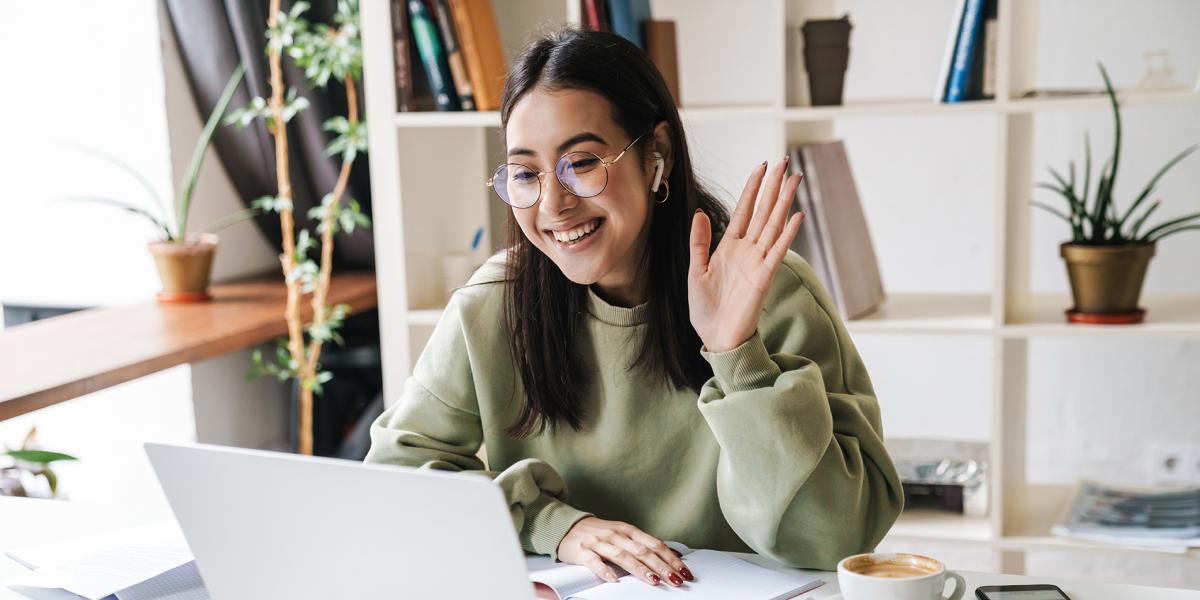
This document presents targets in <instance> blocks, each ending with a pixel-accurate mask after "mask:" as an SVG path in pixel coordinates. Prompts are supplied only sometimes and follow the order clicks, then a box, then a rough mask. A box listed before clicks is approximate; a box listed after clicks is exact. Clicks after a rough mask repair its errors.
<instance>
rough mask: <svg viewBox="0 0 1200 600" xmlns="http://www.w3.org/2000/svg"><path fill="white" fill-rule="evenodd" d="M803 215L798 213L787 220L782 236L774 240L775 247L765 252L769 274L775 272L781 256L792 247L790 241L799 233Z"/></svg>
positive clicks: (781, 260) (781, 258)
mask: <svg viewBox="0 0 1200 600" xmlns="http://www.w3.org/2000/svg"><path fill="white" fill-rule="evenodd" d="M804 217H805V213H803V212H798V213H796V214H794V215H792V218H790V219H788V222H787V227H786V228H785V229H784V230H783V235H781V236H779V239H777V240H775V245H773V246H771V249H770V250H769V251H768V252H767V261H766V262H767V266H769V267H770V268H771V272H772V273H774V272H775V267H777V266H779V263H781V262H783V256H784V255H785V254H787V251H788V248H789V247H791V245H792V240H794V239H796V234H798V233H800V223H801V222H802V221H804Z"/></svg>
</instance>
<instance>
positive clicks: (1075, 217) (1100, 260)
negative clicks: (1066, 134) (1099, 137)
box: [1033, 64, 1200, 323]
mask: <svg viewBox="0 0 1200 600" xmlns="http://www.w3.org/2000/svg"><path fill="white" fill-rule="evenodd" d="M1099 67H1100V75H1101V76H1102V77H1103V78H1104V86H1105V90H1106V91H1107V93H1108V99H1109V103H1110V104H1111V105H1112V110H1113V119H1114V121H1115V123H1116V130H1115V133H1114V142H1113V153H1112V157H1110V158H1109V159H1108V161H1106V162H1105V164H1104V165H1103V166H1102V167H1101V168H1100V173H1099V180H1098V181H1097V182H1096V187H1095V194H1094V195H1091V194H1090V192H1091V179H1092V149H1091V143H1090V141H1089V140H1088V137H1087V134H1086V133H1085V134H1084V153H1085V154H1084V169H1083V179H1082V181H1079V182H1077V181H1076V178H1075V163H1074V161H1072V162H1071V163H1070V170H1069V172H1068V173H1069V176H1068V177H1064V176H1063V175H1062V174H1061V173H1059V172H1058V171H1056V170H1055V169H1054V168H1052V167H1051V168H1050V174H1051V176H1052V177H1053V178H1054V182H1053V183H1039V184H1038V185H1037V187H1040V188H1045V189H1048V190H1053V191H1054V192H1056V193H1058V194H1059V195H1060V196H1062V198H1063V199H1064V200H1065V201H1066V203H1067V209H1068V210H1067V212H1065V213H1064V212H1062V211H1060V210H1058V209H1055V208H1053V207H1051V206H1048V205H1046V204H1043V203H1041V202H1036V201H1035V202H1034V203H1033V204H1034V205H1035V206H1037V207H1039V208H1042V209H1045V210H1046V211H1048V212H1050V213H1051V214H1053V215H1055V216H1057V217H1059V218H1061V219H1063V220H1064V221H1066V222H1067V223H1068V224H1069V225H1070V226H1071V240H1070V241H1068V242H1063V243H1062V244H1061V245H1060V254H1061V255H1062V257H1063V259H1064V260H1065V261H1066V264H1067V273H1068V276H1069V278H1070V281H1071V294H1072V296H1073V298H1074V301H1075V306H1074V307H1073V308H1071V309H1069V310H1067V318H1068V320H1069V321H1071V322H1083V323H1138V322H1141V321H1142V319H1143V318H1144V316H1145V311H1144V310H1142V309H1140V308H1138V298H1139V297H1140V296H1141V290H1142V283H1143V281H1144V280H1145V275H1146V268H1147V266H1148V265H1149V262H1150V258H1151V257H1152V256H1154V252H1155V246H1156V243H1157V242H1158V241H1159V240H1161V239H1163V238H1165V237H1167V236H1169V235H1173V234H1176V233H1179V232H1181V231H1187V230H1192V229H1200V213H1193V214H1189V215H1184V216H1182V217H1178V218H1175V219H1170V220H1167V221H1164V222H1162V223H1159V224H1158V225H1155V226H1153V227H1150V226H1147V224H1146V221H1147V219H1149V217H1150V215H1151V214H1153V213H1154V211H1155V210H1157V209H1158V207H1159V206H1160V204H1161V203H1162V201H1161V200H1159V199H1155V200H1154V201H1152V202H1151V203H1150V204H1149V205H1145V202H1146V200H1147V199H1148V198H1149V197H1150V194H1151V193H1153V191H1154V189H1155V187H1156V186H1157V185H1158V182H1159V180H1160V179H1161V178H1162V176H1163V175H1164V174H1165V173H1166V172H1167V171H1168V170H1170V168H1171V167H1173V166H1175V164H1176V163H1178V162H1179V161H1181V160H1183V159H1184V158H1185V157H1187V156H1188V155H1189V154H1191V153H1192V152H1194V151H1195V150H1196V148H1197V147H1198V146H1200V145H1193V146H1191V147H1189V148H1187V149H1185V150H1184V151H1182V152H1180V153H1179V154H1177V155H1175V157H1174V158H1172V159H1171V160H1170V161H1168V162H1167V164H1166V165H1164V166H1163V167H1162V168H1161V169H1159V171H1158V172H1157V173H1155V175H1154V177H1152V178H1151V179H1150V182H1149V183H1147V184H1146V187H1145V188H1143V189H1142V191H1141V193H1140V194H1138V196H1137V197H1136V198H1135V199H1134V201H1133V203H1132V204H1130V206H1129V208H1128V209H1126V210H1125V211H1119V210H1118V209H1117V205H1116V201H1115V199H1114V198H1113V186H1114V182H1115V181H1116V178H1117V168H1118V166H1119V165H1120V160H1121V108H1120V105H1119V103H1118V102H1117V94H1116V92H1115V91H1113V86H1112V82H1111V81H1110V80H1109V78H1108V72H1107V71H1106V70H1105V69H1104V65H1102V64H1101V65H1099ZM1089 196H1091V197H1089ZM1144 205H1145V206H1144ZM1139 209H1141V212H1138V211H1139Z"/></svg>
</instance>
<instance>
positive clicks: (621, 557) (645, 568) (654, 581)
mask: <svg viewBox="0 0 1200 600" xmlns="http://www.w3.org/2000/svg"><path fill="white" fill-rule="evenodd" d="M623 540H624V541H625V542H628V541H629V538H623ZM613 542H614V543H609V542H596V544H595V545H593V546H592V551H593V552H595V553H596V554H599V555H600V557H601V558H603V559H604V560H607V561H608V562H610V563H612V564H614V565H617V566H618V567H621V568H622V569H625V570H626V571H628V572H629V574H630V575H633V576H634V577H637V578H638V579H641V580H642V581H644V582H646V583H647V584H649V585H658V584H660V583H662V582H663V581H664V580H666V579H667V575H666V574H661V571H660V569H659V568H657V567H655V566H654V565H650V564H646V561H643V560H642V557H641V556H638V554H637V553H636V552H635V551H630V550H626V549H625V548H624V547H623V546H624V545H625V544H622V543H621V542H618V541H617V540H616V539H614V540H613ZM618 544H620V545H618ZM667 571H668V572H669V571H670V569H667ZM672 575H673V573H672ZM675 577H676V578H678V577H679V576H678V575H675Z"/></svg>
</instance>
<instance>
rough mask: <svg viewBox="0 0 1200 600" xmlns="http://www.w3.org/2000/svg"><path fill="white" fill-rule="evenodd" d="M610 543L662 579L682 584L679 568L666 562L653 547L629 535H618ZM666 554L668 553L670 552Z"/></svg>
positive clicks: (678, 584)
mask: <svg viewBox="0 0 1200 600" xmlns="http://www.w3.org/2000/svg"><path fill="white" fill-rule="evenodd" d="M612 543H613V545H615V546H618V547H620V548H621V549H622V550H624V551H626V552H628V553H629V554H632V555H633V557H634V558H636V559H637V560H638V562H640V563H641V564H643V565H646V566H647V567H649V568H650V570H652V571H654V573H656V574H657V575H658V577H659V578H661V579H662V580H663V581H666V582H667V583H670V584H671V585H674V586H676V587H678V586H681V585H683V574H682V573H680V572H679V569H677V568H675V567H673V566H672V565H671V564H669V563H668V562H667V557H665V556H662V555H660V554H659V553H658V552H656V550H655V548H654V547H652V546H648V545H646V544H643V543H641V542H639V541H637V540H634V539H632V538H629V537H618V538H616V539H614V540H613V542H612ZM667 554H670V552H668V553H667Z"/></svg>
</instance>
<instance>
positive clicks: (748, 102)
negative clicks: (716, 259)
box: [362, 0, 1200, 572]
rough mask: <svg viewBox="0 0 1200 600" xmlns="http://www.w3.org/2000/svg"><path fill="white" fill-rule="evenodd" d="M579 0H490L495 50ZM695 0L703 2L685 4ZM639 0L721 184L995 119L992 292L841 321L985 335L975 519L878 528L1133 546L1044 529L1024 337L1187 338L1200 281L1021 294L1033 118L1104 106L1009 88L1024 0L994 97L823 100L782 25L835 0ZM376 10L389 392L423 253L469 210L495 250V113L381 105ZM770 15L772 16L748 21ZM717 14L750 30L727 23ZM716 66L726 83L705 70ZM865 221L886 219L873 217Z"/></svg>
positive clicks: (405, 368)
mask: <svg viewBox="0 0 1200 600" xmlns="http://www.w3.org/2000/svg"><path fill="white" fill-rule="evenodd" d="M577 2H578V0H537V1H532V0H527V1H524V2H520V3H516V2H514V3H508V2H505V3H504V5H503V6H504V10H503V11H499V10H498V11H497V18H498V19H499V26H500V30H501V37H502V40H503V44H504V45H505V47H506V51H507V52H508V54H509V59H510V62H511V60H512V59H513V58H514V57H515V55H516V53H517V52H518V51H519V49H520V48H521V47H522V46H523V44H524V42H525V41H527V40H528V39H529V37H530V36H531V35H532V34H533V32H536V31H537V30H538V29H539V28H544V27H549V26H553V25H554V24H556V23H563V22H578V12H577V9H576V5H577ZM696 4H702V5H703V10H696V8H695V7H696ZM652 5H653V10H654V14H655V16H656V17H657V18H668V19H674V20H675V21H676V23H677V27H678V35H679V55H680V70H681V71H680V79H681V87H682V94H681V96H682V97H683V100H684V106H683V108H682V109H681V115H682V119H683V122H684V126H685V127H686V128H687V129H688V135H689V138H690V139H691V140H693V141H692V144H693V151H694V152H695V146H697V145H699V144H697V143H696V141H695V140H702V141H703V140H705V139H714V137H715V138H720V139H724V140H728V143H727V144H709V145H707V146H706V147H707V148H709V149H710V151H711V149H712V148H723V150H721V152H722V153H724V154H722V155H719V156H715V157H714V156H693V158H694V159H695V161H696V168H697V169H698V171H701V172H703V171H704V169H705V168H706V165H712V167H711V168H709V170H710V171H712V172H714V173H716V174H717V175H716V177H717V178H718V179H720V178H721V177H725V178H727V181H728V184H726V185H723V186H722V187H724V188H726V189H727V190H729V189H733V190H740V189H741V185H740V184H741V181H742V180H744V177H745V173H748V172H749V169H750V167H752V166H753V165H754V164H755V163H757V162H759V161H760V160H761V159H762V158H763V157H776V156H783V155H784V153H785V152H786V150H787V148H789V147H791V146H793V145H796V144H797V143H801V142H808V141H815V140H823V139H831V138H832V137H833V135H834V131H833V124H834V123H835V122H837V121H840V120H847V119H863V118H875V119H880V118H886V119H905V118H912V117H922V116H947V117H952V116H954V115H973V116H974V117H975V118H987V119H993V120H994V124H995V127H996V130H997V132H998V134H997V135H996V141H995V144H996V145H995V147H994V148H992V149H991V150H992V154H993V156H992V160H994V161H995V163H994V164H995V169H996V173H997V176H996V178H995V181H996V184H995V189H994V192H993V194H992V196H991V200H992V204H993V215H994V217H995V219H994V227H995V229H994V237H993V239H994V249H993V250H994V252H993V256H994V264H992V265H991V269H992V286H991V288H992V289H991V291H990V293H983V294H947V293H931V294H892V295H890V297H889V300H888V302H887V304H886V305H885V306H884V307H883V308H882V310H880V311H879V312H877V313H876V314H873V315H871V316H869V317H867V318H864V319H861V320H855V321H848V322H847V327H848V328H849V330H850V331H851V333H852V335H857V334H860V333H861V334H872V335H904V336H913V335H917V336H920V335H966V336H978V337H982V338H985V339H989V340H990V342H991V345H992V352H991V358H992V365H991V369H992V374H993V377H992V384H991V388H992V389H991V407H992V414H991V423H992V430H991V438H990V444H989V452H990V462H991V464H990V474H991V481H990V484H991V490H992V491H993V492H992V494H991V508H992V510H991V511H990V516H989V517H985V518H964V517H955V516H946V515H939V514H936V513H929V512H923V511H918V512H911V513H906V514H905V515H904V516H902V517H901V519H900V521H899V522H898V523H897V525H896V527H895V528H894V529H893V531H892V533H891V534H890V539H891V540H893V541H895V540H900V541H904V540H912V541H914V542H917V541H921V540H935V541H954V542H964V543H976V544H986V545H988V546H989V547H991V548H994V549H995V551H996V556H997V561H998V563H999V564H998V567H997V568H1002V569H1003V570H1005V571H1006V572H1021V571H1022V570H1023V554H1022V552H1023V551H1025V550H1029V549H1034V548H1046V547H1051V548H1062V549H1067V550H1078V551H1081V552H1112V551H1133V552H1143V551H1140V550H1122V549H1114V548H1111V547H1105V546H1097V545H1091V544H1083V543H1077V542H1071V541H1067V540H1062V539H1058V538H1054V537H1051V536H1050V535H1049V524H1050V523H1051V522H1052V521H1053V519H1054V518H1055V517H1056V516H1057V514H1058V511H1059V510H1060V509H1061V507H1062V504H1063V501H1064V499H1065V493H1066V491H1065V490H1063V489H1052V490H1050V491H1047V489H1045V488H1040V487H1033V486H1030V485H1029V484H1028V482H1027V478H1026V476H1025V471H1024V465H1025V452H1026V447H1027V445H1026V426H1025V417H1026V406H1027V402H1028V399H1027V397H1026V396H1027V390H1026V387H1027V386H1026V383H1027V382H1026V375H1027V370H1028V345H1029V341H1030V340H1031V339H1035V338H1038V337H1042V336H1077V337H1084V336H1094V337H1143V336H1150V337H1156V336H1161V337H1172V338H1200V295H1174V296H1166V295H1147V296H1145V297H1144V298H1143V305H1144V306H1145V307H1146V308H1148V316H1147V321H1146V323H1144V324H1141V325H1135V326H1122V327H1098V326H1077V325H1067V324H1066V323H1065V322H1064V320H1063V310H1064V309H1065V308H1066V307H1067V306H1069V305H1070V302H1069V298H1067V297H1065V296H1055V295H1040V294H1033V293H1031V292H1030V285H1029V280H1030V277H1029V272H1030V212H1031V208H1030V206H1029V203H1028V200H1029V193H1030V190H1032V189H1033V185H1034V175H1033V168H1034V165H1033V164H1031V160H1032V159H1031V157H1032V156H1033V131H1034V118H1035V116H1036V115H1037V114H1039V113H1042V112H1047V111H1108V110H1109V107H1108V102H1107V99H1106V98H1105V97H1103V96H1088V97H1070V98H1041V99H1018V98H1015V97H1014V96H1015V95H1016V94H1018V93H1020V90H1023V89H1026V88H1028V87H1031V86H1032V84H1033V82H1034V75H1035V73H1036V65H1035V64H1034V57H1035V44H1036V40H1037V27H1038V23H1037V19H1038V6H1037V4H1036V2H1035V1H1033V0H1000V12H999V19H1000V21H999V25H1000V27H999V32H1000V38H999V44H998V49H997V68H998V70H997V89H998V90H1001V93H1000V94H998V98H997V99H996V100H986V101H973V102H965V103H961V104H955V105H944V104H935V103H933V102H931V101H929V100H928V99H897V100H887V101H872V102H860V103H850V104H847V105H845V106H836V107H812V106H804V104H805V102H804V98H805V97H806V94H807V92H806V90H805V86H806V82H805V78H804V76H803V71H802V67H803V64H802V57H801V54H800V50H801V49H800V48H799V44H798V43H796V42H795V40H794V39H793V38H795V37H796V36H797V33H796V28H797V27H798V26H799V25H800V24H801V23H802V22H803V21H804V20H805V19H808V18H825V17H831V16H836V15H835V14H834V2H833V0H766V1H763V2H756V3H736V2H724V1H723V0H654V1H653V2H652ZM388 10H389V9H388V3H387V2H385V1H383V0H380V1H378V2H365V3H363V6H362V23H363V42H364V52H365V57H364V62H365V69H366V73H367V75H366V103H367V112H368V114H369V115H370V119H369V127H370V132H369V133H370V153H369V158H370V161H371V163H370V164H371V172H372V196H373V198H374V222H375V240H376V242H375V243H376V269H377V279H378V287H379V306H380V318H381V327H382V334H383V353H384V365H385V367H384V385H385V390H386V393H387V397H389V398H394V397H395V395H396V394H397V393H399V390H400V389H401V387H402V383H403V380H404V378H405V377H406V376H407V375H408V373H409V371H410V369H411V366H412V364H413V363H414V362H415V360H416V357H417V355H418V353H419V351H420V348H421V347H422V346H423V344H424V342H425V339H426V337H427V336H428V335H429V332H430V331H431V330H432V326H433V325H434V324H436V322H437V320H438V318H439V316H440V314H441V311H440V308H439V307H440V306H441V304H442V302H443V299H442V297H441V292H440V287H441V286H440V283H439V281H440V280H439V278H438V273H437V268H438V266H437V265H438V256H439V255H440V254H441V253H442V252H444V251H448V250H458V249H461V248H463V247H465V245H466V244H467V243H468V242H469V240H470V236H471V234H472V233H473V232H474V230H475V228H476V227H477V226H478V225H480V224H486V225H488V233H487V235H486V236H485V238H486V239H485V245H486V246H487V247H494V246H495V245H496V244H493V239H492V237H493V235H495V236H500V235H502V229H500V228H499V226H500V225H501V224H502V223H503V221H502V219H503V214H504V213H503V208H504V207H503V206H502V205H500V203H499V202H498V201H497V200H496V199H494V198H492V197H491V196H490V191H489V190H488V189H487V188H485V187H484V185H483V182H484V180H485V179H486V177H487V175H488V172H489V170H490V169H491V167H493V166H494V165H495V164H498V163H499V162H502V161H501V157H502V156H503V148H501V147H500V131H499V125H500V117H499V114H498V113H497V112H494V111H493V112H475V113H397V112H396V111H395V106H396V103H395V89H394V79H393V64H392V40H391V29H390V17H389V14H388ZM768 23H777V24H779V25H778V26H775V27H770V26H765V25H764V24H768ZM731 28H732V29H735V30H737V29H739V28H742V29H748V31H743V32H741V33H739V34H736V35H735V34H731V33H730V32H729V29H731ZM734 38H736V39H738V44H736V45H714V44H711V40H712V39H734ZM742 66H745V68H742ZM723 77H724V78H727V79H728V81H721V79H722V78H723ZM713 80H716V81H715V82H714V81H713ZM722 90H736V91H732V92H728V93H726V92H724V91H722ZM1120 97H1121V100H1122V103H1123V104H1122V105H1123V107H1138V106H1191V107H1197V108H1200V94H1198V93H1196V92H1192V91H1171V92H1161V93H1137V92H1127V93H1121V94H1120ZM730 132H735V133H730ZM721 136H725V137H724V138H721ZM773 160H774V159H773ZM451 161H453V162H451ZM743 164H744V165H745V167H746V168H745V169H742V168H741V165H743ZM451 165H453V166H451ZM729 165H732V166H729ZM723 169H724V170H723ZM856 176H857V177H858V178H868V177H871V174H870V173H866V172H859V173H856ZM872 226H873V227H875V228H879V227H884V228H885V227H887V226H888V223H886V222H880V223H872ZM497 239H499V238H497ZM877 251H880V252H886V251H887V249H886V248H877ZM1193 554H1194V555H1196V554H1197V553H1193Z"/></svg>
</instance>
